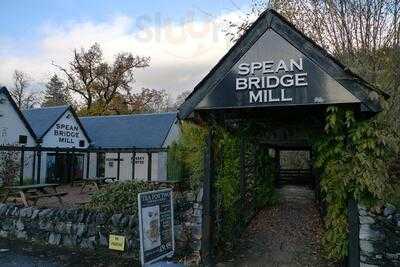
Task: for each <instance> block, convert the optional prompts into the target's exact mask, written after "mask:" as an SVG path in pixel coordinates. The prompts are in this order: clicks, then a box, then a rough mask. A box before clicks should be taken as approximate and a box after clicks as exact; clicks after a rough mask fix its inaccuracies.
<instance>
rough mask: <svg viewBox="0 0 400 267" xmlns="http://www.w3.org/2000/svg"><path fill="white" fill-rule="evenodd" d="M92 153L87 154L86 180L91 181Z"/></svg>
mask: <svg viewBox="0 0 400 267" xmlns="http://www.w3.org/2000/svg"><path fill="white" fill-rule="evenodd" d="M89 169H90V152H86V179H89Z"/></svg>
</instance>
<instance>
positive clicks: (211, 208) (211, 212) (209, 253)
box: [201, 128, 216, 266]
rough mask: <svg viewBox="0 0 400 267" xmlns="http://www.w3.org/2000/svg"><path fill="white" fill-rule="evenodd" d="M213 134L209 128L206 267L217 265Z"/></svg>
mask: <svg viewBox="0 0 400 267" xmlns="http://www.w3.org/2000/svg"><path fill="white" fill-rule="evenodd" d="M213 155H214V152H213V133H212V129H211V128H209V130H208V136H207V140H206V151H205V155H204V182H203V224H202V237H203V238H202V240H201V242H202V244H201V250H202V251H201V254H202V255H201V256H202V259H203V264H204V265H205V266H209V265H211V266H212V265H214V263H215V239H214V238H215V236H214V233H215V217H216V216H215V205H216V203H215V201H214V196H215V187H214V183H215V181H214V180H215V178H214V157H213Z"/></svg>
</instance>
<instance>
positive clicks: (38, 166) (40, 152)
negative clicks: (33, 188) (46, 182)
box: [36, 145, 42, 184]
mask: <svg viewBox="0 0 400 267" xmlns="http://www.w3.org/2000/svg"><path fill="white" fill-rule="evenodd" d="M37 153H38V157H37V158H38V165H37V173H36V174H37V177H36V183H37V184H40V169H41V168H42V151H41V149H40V145H39V146H38V150H37Z"/></svg>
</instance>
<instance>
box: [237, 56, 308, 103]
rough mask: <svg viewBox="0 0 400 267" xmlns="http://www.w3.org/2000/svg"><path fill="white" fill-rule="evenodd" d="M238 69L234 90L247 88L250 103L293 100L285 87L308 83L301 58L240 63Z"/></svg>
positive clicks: (300, 85)
mask: <svg viewBox="0 0 400 267" xmlns="http://www.w3.org/2000/svg"><path fill="white" fill-rule="evenodd" d="M238 69H239V71H238V77H237V78H236V91H241V90H247V91H248V93H249V103H250V104H252V103H268V102H293V97H292V96H290V94H289V93H288V91H287V88H293V87H304V86H307V85H308V83H307V72H304V67H303V59H302V58H298V59H289V60H283V59H281V60H279V61H276V62H275V61H273V60H268V61H263V62H251V63H241V64H240V65H239V67H238ZM278 73H279V75H278ZM255 74H259V75H258V76H254V75H255Z"/></svg>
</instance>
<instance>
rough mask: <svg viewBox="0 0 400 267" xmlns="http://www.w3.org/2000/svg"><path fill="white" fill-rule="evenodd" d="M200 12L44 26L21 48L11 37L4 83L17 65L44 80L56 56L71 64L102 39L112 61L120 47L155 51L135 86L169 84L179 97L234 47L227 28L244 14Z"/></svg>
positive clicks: (0, 71) (1, 72)
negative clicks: (178, 17)
mask: <svg viewBox="0 0 400 267" xmlns="http://www.w3.org/2000/svg"><path fill="white" fill-rule="evenodd" d="M195 15H196V14H194V13H189V14H188V15H186V16H185V17H184V18H183V19H182V20H183V21H184V22H183V23H179V24H178V23H170V22H169V21H170V20H169V19H168V18H164V17H163V16H162V14H160V13H156V14H154V15H145V16H141V17H136V18H132V17H128V16H116V17H114V18H112V19H110V20H109V21H105V22H101V23H94V22H91V21H84V22H70V23H68V24H66V25H54V24H46V25H42V26H41V28H40V29H39V32H40V37H39V38H38V40H36V41H33V42H31V43H27V44H24V45H22V46H21V45H18V47H17V46H13V45H12V41H10V40H7V42H6V41H5V40H4V41H2V40H0V49H2V51H7V52H6V53H0V62H1V64H0V84H6V85H9V84H11V77H12V72H13V70H14V69H19V70H22V71H25V72H27V73H29V74H30V76H31V77H33V78H34V79H35V80H36V81H40V82H43V81H45V80H47V79H48V77H49V75H50V74H51V73H53V72H55V71H56V70H55V68H54V67H53V66H52V65H51V62H52V61H54V62H56V63H57V64H59V65H66V64H67V62H68V60H69V58H70V57H71V55H72V51H73V50H74V49H75V48H80V47H85V48H88V47H89V46H90V45H92V44H94V43H95V42H97V43H99V44H100V45H101V47H102V49H103V51H104V56H105V58H106V60H109V61H111V60H112V59H113V57H114V56H115V54H117V53H119V52H132V53H133V54H135V55H141V56H150V57H151V66H150V67H149V68H147V69H144V70H138V71H137V72H136V80H137V82H136V84H135V87H137V88H140V87H149V88H154V89H165V90H166V91H167V92H168V93H169V94H170V95H172V96H173V97H176V96H177V95H178V94H179V93H181V92H182V91H184V90H192V89H193V88H194V86H195V85H196V84H197V83H198V82H199V81H200V80H201V78H202V77H204V76H205V75H206V73H207V72H208V71H209V70H210V69H211V68H212V67H213V66H214V65H215V64H216V63H217V62H218V60H219V59H220V58H221V57H222V56H223V55H224V54H225V53H226V52H227V51H228V49H229V47H230V46H231V43H230V42H229V41H228V40H227V38H226V37H225V34H224V33H223V28H224V27H225V26H226V25H227V23H226V22H227V21H231V20H234V19H237V18H238V14H237V13H236V12H232V13H226V14H222V15H220V16H217V17H213V18H211V19H207V20H204V19H202V20H200V19H197V20H196V18H195ZM3 48H4V50H3ZM21 49H23V50H24V51H23V52H21Z"/></svg>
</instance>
